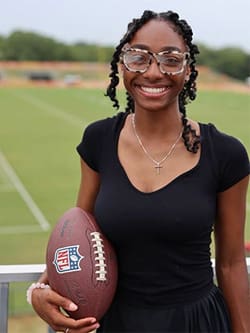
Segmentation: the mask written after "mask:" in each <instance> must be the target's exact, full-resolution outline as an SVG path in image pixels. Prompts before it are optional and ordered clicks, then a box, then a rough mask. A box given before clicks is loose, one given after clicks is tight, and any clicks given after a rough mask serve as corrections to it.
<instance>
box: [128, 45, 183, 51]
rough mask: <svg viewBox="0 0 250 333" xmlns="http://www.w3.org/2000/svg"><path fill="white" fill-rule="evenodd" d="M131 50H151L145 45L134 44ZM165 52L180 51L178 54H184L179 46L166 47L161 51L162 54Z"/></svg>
mask: <svg viewBox="0 0 250 333" xmlns="http://www.w3.org/2000/svg"><path fill="white" fill-rule="evenodd" d="M130 47H131V48H135V49H141V50H147V51H150V48H149V47H148V46H147V45H144V44H133V45H130ZM163 51H178V52H183V51H182V50H181V49H180V48H179V47H177V46H165V47H163V48H162V49H161V51H160V52H163Z"/></svg>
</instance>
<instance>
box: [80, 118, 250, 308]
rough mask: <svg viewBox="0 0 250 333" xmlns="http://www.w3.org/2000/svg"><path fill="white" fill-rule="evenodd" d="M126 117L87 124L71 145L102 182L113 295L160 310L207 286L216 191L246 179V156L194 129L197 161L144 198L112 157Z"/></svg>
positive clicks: (209, 129) (100, 217)
mask: <svg viewBox="0 0 250 333" xmlns="http://www.w3.org/2000/svg"><path fill="white" fill-rule="evenodd" d="M126 116H127V113H119V114H118V115H116V116H115V117H113V118H107V119H104V120H100V121H97V122H95V123H92V124H91V125H89V126H88V127H87V128H86V130H85V131H84V135H83V139H82V141H81V143H80V144H79V145H78V146H77V151H78V153H79V154H80V156H81V157H82V159H83V160H84V161H85V162H86V163H87V164H88V165H89V166H90V167H91V168H92V169H93V170H95V171H97V172H98V173H99V174H100V177H101V185H100V190H99V193H98V196H97V200H96V203H95V212H94V214H95V217H96V219H97V222H98V223H99V225H100V227H101V229H102V230H103V232H104V233H105V234H106V236H107V237H108V238H109V239H110V241H111V242H112V243H113V245H114V246H115V249H116V252H117V255H118V261H119V290H120V292H121V293H122V294H124V295H127V296H128V299H131V300H133V302H136V298H137V297H136V296H137V295H138V299H142V300H143V302H148V303H150V302H152V300H153V301H154V302H156V303H157V304H158V305H159V304H169V303H171V304H172V303H176V302H177V303H178V302H182V301H183V300H187V301H188V300H190V299H194V298H198V297H201V296H202V295H203V294H204V293H205V292H206V291H207V290H208V288H209V286H211V285H212V283H213V271H212V267H211V260H210V243H211V232H212V230H213V225H214V223H215V217H216V199H217V193H218V192H222V191H225V190H226V189H228V188H230V187H231V186H232V185H234V184H235V183H237V182H238V181H240V180H241V179H242V178H244V177H245V176H247V175H248V174H249V160H248V156H247V152H246V150H245V148H244V146H243V145H242V144H241V143H240V142H239V141H238V140H237V139H235V138H233V137H231V136H228V135H226V134H223V133H221V132H219V131H218V130H217V129H216V128H215V127H214V126H213V125H211V124H209V125H205V124H200V129H201V156H200V159H199V162H198V164H197V165H196V166H195V167H194V168H192V169H191V170H189V171H187V172H184V173H183V174H181V175H180V176H178V177H176V178H175V179H174V180H173V181H171V182H170V183H169V184H168V185H166V186H163V187H162V188H161V189H159V190H157V191H154V192H152V193H143V192H140V191H139V190H138V189H136V188H135V187H134V186H133V185H132V184H131V182H130V181H129V179H128V177H127V175H126V173H125V171H124V169H123V167H122V166H121V164H120V162H119V158H118V154H117V145H118V139H119V135H120V131H121V129H122V127H123V126H124V122H125V119H126ZM166 295H167V297H166ZM152 296H153V297H152Z"/></svg>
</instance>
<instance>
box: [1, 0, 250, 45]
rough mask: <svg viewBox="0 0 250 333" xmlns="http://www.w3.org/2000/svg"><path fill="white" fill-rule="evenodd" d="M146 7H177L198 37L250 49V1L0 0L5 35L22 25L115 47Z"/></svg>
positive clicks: (51, 34) (64, 38)
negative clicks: (129, 24) (133, 20)
mask: <svg viewBox="0 0 250 333" xmlns="http://www.w3.org/2000/svg"><path fill="white" fill-rule="evenodd" d="M145 9H150V10H153V11H156V12H161V11H167V10H173V11H176V12H178V13H179V15H180V17H181V18H183V19H185V20H187V21H188V23H189V24H190V25H191V26H192V29H193V32H194V40H195V41H196V42H199V43H204V44H206V45H207V46H209V47H213V48H221V47H228V46H233V47H240V48H242V49H243V50H245V51H247V52H250V26H249V23H250V21H249V15H250V0H171V1H170V0H7V1H6V0H0V35H4V36H7V35H8V34H9V33H11V32H12V31H14V30H17V29H20V30H25V31H34V32H37V33H41V34H44V35H46V36H49V37H52V38H55V39H57V40H59V41H62V42H65V43H68V44H71V43H74V42H77V41H85V42H90V43H98V44H102V45H112V46H113V45H116V44H118V43H119V40H120V39H121V37H122V36H123V35H124V33H125V32H126V29H127V24H128V23H129V22H130V21H131V20H132V19H133V18H134V17H140V16H141V14H142V12H143V11H144V10H145Z"/></svg>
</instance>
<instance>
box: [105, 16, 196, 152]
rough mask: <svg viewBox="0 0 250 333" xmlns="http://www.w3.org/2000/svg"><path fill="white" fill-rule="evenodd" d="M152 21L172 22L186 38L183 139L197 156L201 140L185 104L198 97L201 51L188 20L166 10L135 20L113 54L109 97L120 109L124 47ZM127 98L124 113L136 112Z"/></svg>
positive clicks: (129, 97) (181, 96) (180, 103)
mask: <svg viewBox="0 0 250 333" xmlns="http://www.w3.org/2000/svg"><path fill="white" fill-rule="evenodd" d="M152 19H156V20H164V21H166V22H170V23H172V24H173V25H174V29H176V30H175V31H176V32H177V33H178V34H180V35H181V36H182V37H183V39H184V41H185V43H186V45H187V47H188V50H189V53H190V60H189V67H190V75H189V79H188V80H187V81H186V82H185V84H184V87H183V89H182V91H181V92H180V94H179V107H180V112H181V113H182V124H183V133H182V138H183V140H184V144H185V146H186V149H187V150H188V151H190V152H192V153H196V152H197V151H198V149H199V143H200V137H199V136H197V135H196V131H195V130H194V129H193V128H192V127H191V125H190V124H188V120H187V118H186V104H187V103H188V102H190V101H192V100H194V99H195V97H196V78H197V76H198V71H197V70H196V68H195V64H196V57H195V55H196V54H198V53H199V50H198V47H197V46H196V45H195V44H193V43H192V37H193V32H192V29H191V27H190V26H189V25H188V23H187V22H186V21H185V20H181V19H179V15H178V14H177V13H175V12H173V11H167V12H162V13H159V14H157V13H155V12H153V11H150V10H145V11H144V13H143V14H142V16H141V17H140V18H135V19H133V20H132V21H131V22H130V23H129V24H128V29H127V32H126V34H125V35H124V36H123V38H122V39H121V40H120V43H119V45H117V47H116V49H115V52H114V53H113V58H112V60H111V63H110V67H111V72H110V74H109V77H110V84H109V86H108V87H107V91H106V96H108V97H109V98H110V100H111V101H112V102H113V107H114V108H116V109H118V108H119V101H118V99H117V98H116V87H117V85H118V84H119V73H118V64H119V61H120V54H121V52H122V48H123V46H124V45H125V44H126V43H129V42H130V41H131V40H132V39H133V37H134V35H135V33H136V32H137V31H138V30H139V29H140V28H141V27H142V26H143V25H144V24H146V23H147V22H149V21H150V20H152ZM126 98H127V106H126V109H125V110H126V111H127V112H134V100H133V98H132V97H131V96H130V95H129V93H128V92H126Z"/></svg>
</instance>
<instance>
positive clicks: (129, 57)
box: [125, 51, 148, 64]
mask: <svg viewBox="0 0 250 333" xmlns="http://www.w3.org/2000/svg"><path fill="white" fill-rule="evenodd" d="M125 61H126V62H127V63H129V64H130V63H136V64H145V63H147V61H148V55H147V54H146V53H143V52H140V51H129V52H127V53H126V54H125Z"/></svg>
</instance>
